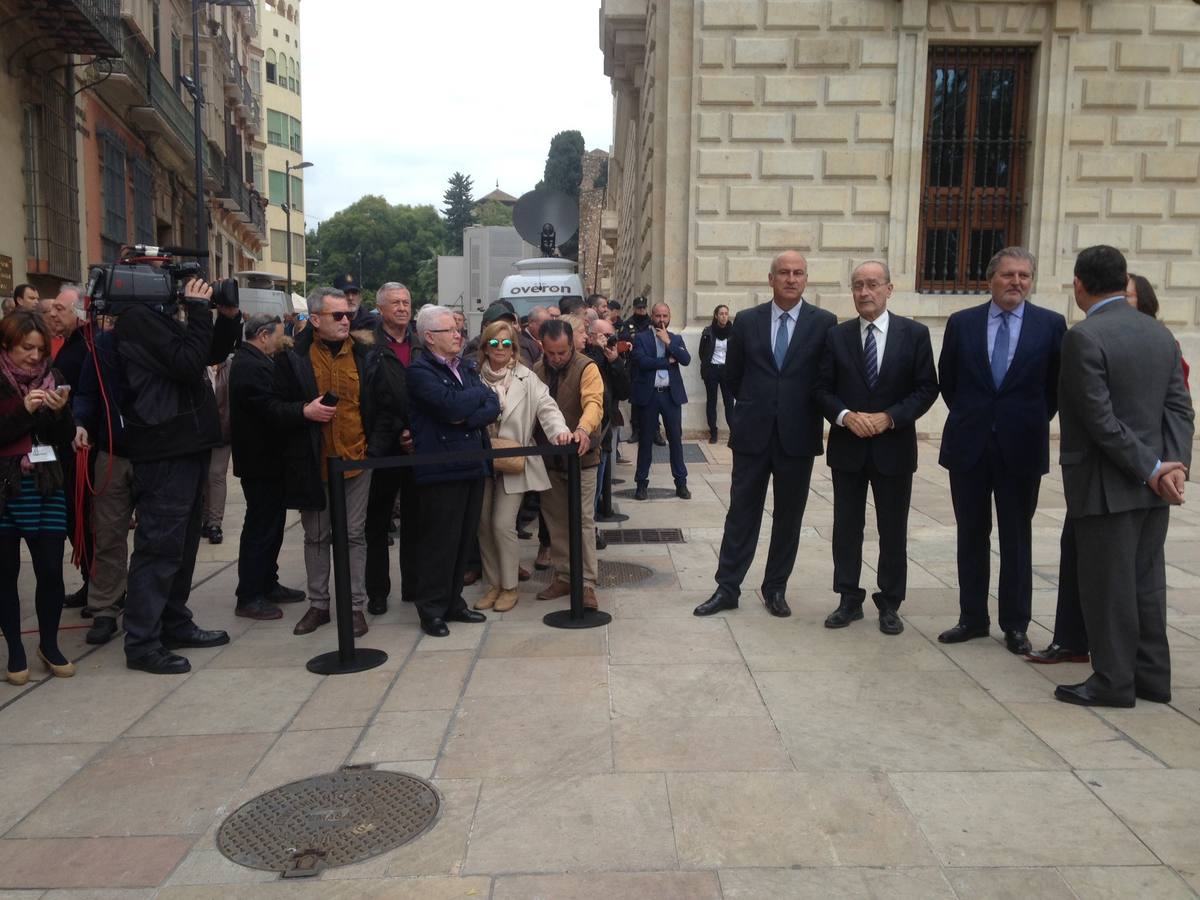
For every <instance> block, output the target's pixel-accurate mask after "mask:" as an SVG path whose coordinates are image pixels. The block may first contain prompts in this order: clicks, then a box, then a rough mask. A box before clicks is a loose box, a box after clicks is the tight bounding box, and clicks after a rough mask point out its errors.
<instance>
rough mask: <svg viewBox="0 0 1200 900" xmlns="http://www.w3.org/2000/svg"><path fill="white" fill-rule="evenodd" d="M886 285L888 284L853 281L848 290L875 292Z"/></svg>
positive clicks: (884, 282)
mask: <svg viewBox="0 0 1200 900" xmlns="http://www.w3.org/2000/svg"><path fill="white" fill-rule="evenodd" d="M887 284H888V283H887V282H886V281H855V282H852V283H851V285H850V289H851V290H855V291H861V290H864V289H865V290H868V291H877V290H879V289H880V288H881V287H886V286H887Z"/></svg>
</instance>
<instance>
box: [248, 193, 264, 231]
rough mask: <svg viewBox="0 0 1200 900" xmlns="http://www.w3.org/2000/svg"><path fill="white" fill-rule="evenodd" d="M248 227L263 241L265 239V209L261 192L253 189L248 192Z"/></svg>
mask: <svg viewBox="0 0 1200 900" xmlns="http://www.w3.org/2000/svg"><path fill="white" fill-rule="evenodd" d="M250 227H251V228H252V229H253V230H254V231H256V232H258V235H259V237H261V238H262V239H263V240H264V241H265V240H266V239H267V210H266V207H265V205H264V203H263V197H262V194H260V193H259V192H258V191H253V190H252V191H251V192H250Z"/></svg>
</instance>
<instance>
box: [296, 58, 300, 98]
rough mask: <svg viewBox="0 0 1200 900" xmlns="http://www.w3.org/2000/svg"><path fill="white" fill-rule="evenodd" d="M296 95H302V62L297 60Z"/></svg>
mask: <svg viewBox="0 0 1200 900" xmlns="http://www.w3.org/2000/svg"><path fill="white" fill-rule="evenodd" d="M296 93H297V94H298V93H300V60H296Z"/></svg>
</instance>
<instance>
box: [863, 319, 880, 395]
mask: <svg viewBox="0 0 1200 900" xmlns="http://www.w3.org/2000/svg"><path fill="white" fill-rule="evenodd" d="M863 353H864V354H865V355H866V357H867V384H869V385H870V386H871V387H872V389H873V388H874V387H875V382H877V381H878V380H879V357H878V353H877V350H876V348H875V323H874V322H871V323H870V324H868V325H867V339H866V341H864V342H863Z"/></svg>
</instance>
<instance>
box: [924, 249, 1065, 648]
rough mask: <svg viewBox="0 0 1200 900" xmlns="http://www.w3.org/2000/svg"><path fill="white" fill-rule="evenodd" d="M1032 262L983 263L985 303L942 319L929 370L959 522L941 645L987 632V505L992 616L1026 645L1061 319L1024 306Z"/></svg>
mask: <svg viewBox="0 0 1200 900" xmlns="http://www.w3.org/2000/svg"><path fill="white" fill-rule="evenodd" d="M1036 267H1037V260H1036V259H1035V258H1034V256H1033V254H1032V253H1030V252H1029V251H1028V250H1026V249H1025V248H1023V247H1006V248H1005V249H1003V250H1000V251H999V252H997V253H996V255H995V256H993V257H992V258H991V261H990V262H989V263H988V266H987V271H986V278H987V282H988V288H989V289H990V290H991V294H992V296H991V299H990V300H988V302H987V303H984V304H982V305H980V306H974V307H971V308H970V309H964V310H960V311H959V312H956V313H954V315H952V316H951V317H950V318H949V319H948V320H947V322H946V334H945V337H944V338H943V341H942V355H941V359H940V360H939V361H938V374H939V377H940V381H941V389H942V396H943V397H944V398H945V400H946V405H947V406H948V407H949V408H950V415H949V417H948V418H947V419H946V428H945V431H944V432H943V434H942V449H941V454H940V456H939V459H938V461H939V462H940V463H941V464H942V465H943V466H945V467H946V468H947V469H949V470H950V496H951V500H952V502H953V504H954V518H955V521H956V523H957V525H958V603H959V617H958V624H957V625H955V626H954V627H953V628H950V629H948V630H946V631H944V632H942V633H941V634H940V635H938V640H939V641H941V642H942V643H944V644H955V643H959V642H961V641H968V640H971V639H972V638H980V637H987V636H988V634H989V630H990V624H991V620H990V619H989V617H988V582H989V571H990V563H991V551H992V547H991V534H992V502H993V499H994V500H995V504H996V524H997V526H998V527H999V531H1000V590H999V604H998V605H999V614H1000V615H999V618H1000V628H1001V630H1002V631H1003V632H1004V643H1005V646H1007V647H1008V649H1009V651H1011V652H1012V653H1016V654H1025V653H1028V652H1030V651H1031V650H1032V647H1031V646H1030V644H1029V638H1028V636H1027V635H1026V631H1027V629H1028V627H1029V618H1030V605H1031V602H1032V595H1033V560H1032V553H1033V550H1032V545H1033V514H1034V512H1036V510H1037V500H1038V488H1039V486H1040V484H1041V480H1042V476H1043V475H1045V474H1046V473H1047V472H1048V471H1050V420H1051V419H1053V418H1054V414H1055V412H1057V410H1058V369H1059V351H1060V347H1061V345H1062V339H1063V334H1064V333H1065V332H1066V330H1067V323H1066V320H1065V319H1064V318H1063V317H1062V316H1061V315H1060V314H1058V313H1056V312H1051V311H1050V310H1048V309H1043V308H1042V307H1040V306H1034V305H1033V304H1032V303H1030V302H1029V295H1030V294H1031V293H1032V292H1033V278H1034V273H1035V271H1036Z"/></svg>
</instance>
